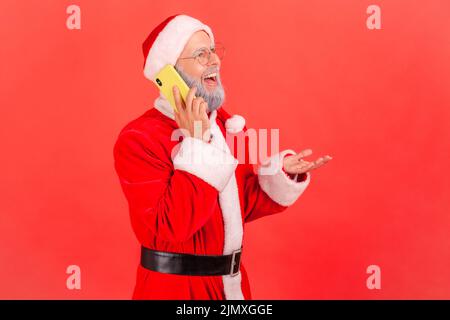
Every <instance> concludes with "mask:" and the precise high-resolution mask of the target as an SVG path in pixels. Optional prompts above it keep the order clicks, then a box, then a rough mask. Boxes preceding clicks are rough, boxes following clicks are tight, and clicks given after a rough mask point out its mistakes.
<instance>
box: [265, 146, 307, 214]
mask: <svg viewBox="0 0 450 320" xmlns="http://www.w3.org/2000/svg"><path fill="white" fill-rule="evenodd" d="M289 153H291V154H295V152H294V151H292V150H285V151H283V152H281V153H278V154H276V155H273V156H272V157H270V158H269V159H268V161H267V162H265V163H264V164H263V165H262V166H260V167H259V169H258V181H259V185H260V186H261V189H262V190H263V191H264V192H265V193H266V194H267V195H268V196H269V197H270V198H271V199H272V200H273V201H275V202H276V203H278V204H280V205H282V206H290V205H292V204H293V203H294V202H295V201H296V200H297V199H298V198H299V197H300V195H301V194H302V193H303V192H304V191H305V189H306V187H307V186H308V184H309V181H310V179H311V173H309V172H307V173H306V176H307V177H306V180H304V181H302V182H296V181H295V180H292V179H291V178H289V177H288V176H287V175H286V173H285V172H283V158H284V156H285V155H287V154H289ZM295 178H297V176H296V177H295Z"/></svg>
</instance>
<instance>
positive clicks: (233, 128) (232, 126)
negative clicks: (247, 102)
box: [225, 114, 245, 133]
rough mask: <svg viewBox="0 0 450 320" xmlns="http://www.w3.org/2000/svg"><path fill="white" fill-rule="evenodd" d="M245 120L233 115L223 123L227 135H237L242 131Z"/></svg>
mask: <svg viewBox="0 0 450 320" xmlns="http://www.w3.org/2000/svg"><path fill="white" fill-rule="evenodd" d="M244 126H245V119H244V117H242V116H240V115H238V114H235V115H233V116H232V117H230V118H229V119H228V120H227V121H225V128H226V129H227V132H229V133H238V132H240V131H242V129H244Z"/></svg>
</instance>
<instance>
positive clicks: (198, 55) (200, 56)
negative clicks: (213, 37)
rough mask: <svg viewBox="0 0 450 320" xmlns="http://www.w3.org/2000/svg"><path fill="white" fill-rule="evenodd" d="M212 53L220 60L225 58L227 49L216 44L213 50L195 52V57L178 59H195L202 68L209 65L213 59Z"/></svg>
mask: <svg viewBox="0 0 450 320" xmlns="http://www.w3.org/2000/svg"><path fill="white" fill-rule="evenodd" d="M211 53H214V54H215V55H217V56H218V57H219V59H220V60H222V59H223V57H224V56H225V48H224V46H223V45H222V44H221V43H216V44H215V46H214V47H213V48H211V49H208V48H202V49H199V50H196V51H195V54H194V56H192V57H184V58H178V59H195V60H196V61H197V62H198V63H200V64H201V65H202V66H204V65H207V64H208V62H209V61H210V59H211Z"/></svg>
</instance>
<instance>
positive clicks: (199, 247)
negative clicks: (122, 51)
mask: <svg viewBox="0 0 450 320" xmlns="http://www.w3.org/2000/svg"><path fill="white" fill-rule="evenodd" d="M199 30H204V31H205V32H206V33H207V34H208V35H209V37H210V38H211V41H212V42H214V35H213V33H212V31H211V29H210V28H209V27H208V26H207V25H205V24H203V23H202V22H200V21H199V20H197V19H194V18H192V17H189V16H186V15H176V16H172V17H169V18H167V19H166V20H165V21H163V22H162V23H161V24H160V25H158V26H157V27H156V28H155V29H154V30H153V31H152V32H151V34H150V35H149V36H148V38H147V39H146V40H145V42H144V44H143V51H144V75H145V77H146V78H148V79H149V80H151V81H153V82H154V81H155V75H156V74H157V73H158V71H159V70H160V69H161V68H163V67H164V66H165V65H166V64H171V65H175V63H176V61H177V59H178V57H179V55H180V53H181V52H182V50H183V49H184V46H185V44H186V43H187V42H188V40H189V38H190V37H191V36H192V34H193V33H194V32H196V31H199ZM208 116H209V119H210V122H211V133H212V140H211V141H210V142H205V141H203V140H200V139H197V138H193V137H187V136H186V137H184V138H183V137H182V138H181V139H179V140H177V139H173V138H172V133H173V132H174V130H176V129H177V128H178V125H177V123H176V122H175V120H174V111H173V109H172V107H171V105H170V104H169V102H168V101H167V100H166V99H165V98H164V97H163V96H162V95H160V96H159V97H158V98H157V99H156V100H155V102H154V108H152V109H150V110H148V111H147V112H145V113H144V114H143V115H141V116H140V117H138V118H137V119H135V120H133V121H131V122H130V123H128V124H127V125H126V126H125V127H124V128H123V129H122V130H121V132H120V134H119V135H118V138H117V141H116V143H115V146H114V159H115V170H116V172H117V174H118V176H119V180H120V184H121V187H122V190H123V192H124V194H125V196H126V199H127V201H128V204H129V213H130V219H131V224H132V227H133V230H134V232H135V234H136V237H137V239H138V241H139V243H140V245H141V246H142V248H143V249H145V250H155V251H158V252H162V253H172V254H173V253H178V254H183V255H186V256H189V257H199V256H216V257H217V256H231V255H234V257H235V256H236V255H235V254H236V252H239V254H240V256H241V257H240V258H239V261H238V262H237V269H235V270H234V271H232V272H230V274H221V275H192V274H175V273H166V272H159V271H153V270H150V269H148V268H146V267H144V266H143V263H142V260H141V263H139V265H138V269H137V275H136V285H135V289H134V293H133V299H227V300H242V299H251V297H252V296H251V292H250V287H249V282H248V278H247V273H246V270H245V268H244V264H243V263H242V260H243V258H242V257H245V246H244V245H243V234H244V226H245V223H247V222H250V221H253V220H255V219H259V218H261V217H264V216H267V215H272V214H275V213H278V212H281V211H283V210H285V209H286V208H287V207H288V206H290V205H292V204H293V203H294V202H295V201H296V200H297V199H298V197H299V196H300V195H301V194H302V193H303V192H304V190H305V189H306V187H307V186H308V184H309V181H310V173H309V172H308V173H303V174H301V175H298V176H297V175H296V176H292V175H290V176H288V175H287V174H286V173H285V172H284V170H283V166H282V164H283V161H282V160H283V157H284V156H286V155H288V154H295V152H294V151H292V150H285V151H283V152H280V153H279V154H275V155H273V156H272V157H270V158H269V160H268V161H267V162H266V163H265V167H266V168H267V166H270V167H272V168H275V170H273V172H271V173H270V174H267V173H265V172H264V169H263V168H264V167H259V169H258V171H257V173H255V172H254V170H253V165H252V164H251V163H246V162H245V161H239V160H238V159H237V158H238V157H237V154H236V152H238V149H239V148H230V145H229V141H230V140H229V139H226V135H227V133H228V135H229V134H232V135H234V136H237V137H239V136H240V135H244V140H245V141H247V142H248V139H247V138H246V137H245V132H246V130H247V128H246V127H245V120H244V119H243V118H242V117H241V116H238V115H234V116H230V115H229V114H228V113H227V112H226V111H225V110H224V108H223V106H221V107H220V108H219V109H217V110H214V111H212V112H208ZM173 140H176V141H173ZM180 141H181V142H180ZM245 148H246V149H245V150H246V153H248V143H247V144H246V146H245ZM231 150H233V151H231ZM196 156H200V157H201V158H202V159H206V160H207V161H203V162H202V163H200V162H198V161H192V159H193V157H196ZM239 250H242V251H239ZM234 264H235V265H236V261H234ZM165 267H169V268H170V266H169V265H166V266H165Z"/></svg>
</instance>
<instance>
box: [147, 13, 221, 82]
mask: <svg viewBox="0 0 450 320" xmlns="http://www.w3.org/2000/svg"><path fill="white" fill-rule="evenodd" d="M199 30H204V31H205V32H206V33H207V34H208V35H209V37H210V38H211V41H212V43H214V35H213V33H212V31H211V28H210V27H208V26H207V25H205V24H203V23H202V22H201V21H199V20H197V19H195V18H192V17H190V16H187V15H180V14H178V15H174V16H171V17H169V18H167V19H166V20H164V21H163V22H161V23H160V24H159V25H158V26H157V27H156V28H155V29H153V31H152V32H151V33H150V35H149V36H148V37H147V39H145V41H144V43H143V44H142V51H143V53H144V75H145V77H146V78H147V79H149V80H151V81H155V76H156V74H157V73H158V72H159V71H160V70H161V69H162V68H163V67H164V66H165V65H166V64H171V65H175V63H176V62H177V60H178V57H179V56H180V54H181V52H182V51H183V49H184V46H185V45H186V43H187V42H188V40H189V38H190V37H191V36H192V34H194V33H195V32H197V31H199Z"/></svg>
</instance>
